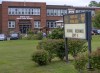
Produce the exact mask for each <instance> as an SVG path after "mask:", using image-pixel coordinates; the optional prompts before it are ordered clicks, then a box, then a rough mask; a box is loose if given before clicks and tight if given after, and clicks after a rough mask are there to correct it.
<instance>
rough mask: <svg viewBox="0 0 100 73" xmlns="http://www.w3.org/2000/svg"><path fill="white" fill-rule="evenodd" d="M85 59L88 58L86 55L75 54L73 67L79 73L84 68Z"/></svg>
mask: <svg viewBox="0 0 100 73" xmlns="http://www.w3.org/2000/svg"><path fill="white" fill-rule="evenodd" d="M87 61H88V59H87V57H86V56H84V55H79V56H77V57H76V58H75V61H74V67H75V69H76V70H78V71H79V72H80V73H81V71H82V70H84V69H85V67H86V63H87Z"/></svg>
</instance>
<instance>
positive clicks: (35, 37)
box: [22, 32, 43, 40]
mask: <svg viewBox="0 0 100 73" xmlns="http://www.w3.org/2000/svg"><path fill="white" fill-rule="evenodd" d="M42 38H43V36H42V32H39V33H37V34H34V33H31V32H29V34H27V36H26V37H25V36H24V37H22V39H23V40H42Z"/></svg>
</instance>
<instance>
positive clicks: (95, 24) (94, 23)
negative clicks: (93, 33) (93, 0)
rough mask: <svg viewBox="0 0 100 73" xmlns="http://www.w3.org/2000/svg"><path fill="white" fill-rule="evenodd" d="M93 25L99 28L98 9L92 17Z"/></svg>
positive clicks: (99, 16) (99, 15)
mask: <svg viewBox="0 0 100 73" xmlns="http://www.w3.org/2000/svg"><path fill="white" fill-rule="evenodd" d="M93 26H94V27H96V28H99V29H100V11H99V12H97V13H96V15H95V17H94V20H93Z"/></svg>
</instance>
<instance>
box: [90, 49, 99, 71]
mask: <svg viewBox="0 0 100 73" xmlns="http://www.w3.org/2000/svg"><path fill="white" fill-rule="evenodd" d="M90 60H91V64H92V67H93V68H94V69H98V70H100V48H97V50H96V51H94V52H92V53H91V59H90Z"/></svg>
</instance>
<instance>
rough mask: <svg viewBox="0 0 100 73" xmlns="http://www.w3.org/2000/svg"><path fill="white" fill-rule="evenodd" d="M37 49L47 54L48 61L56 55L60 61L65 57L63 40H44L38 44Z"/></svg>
mask: <svg viewBox="0 0 100 73" xmlns="http://www.w3.org/2000/svg"><path fill="white" fill-rule="evenodd" d="M37 48H38V49H39V48H40V49H44V50H46V51H48V52H49V57H50V59H49V60H50V61H51V59H52V58H53V57H54V55H57V56H58V57H59V58H60V59H61V60H62V59H63V58H64V56H65V48H64V40H63V39H46V40H42V41H41V42H39V44H38V46H37Z"/></svg>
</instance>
